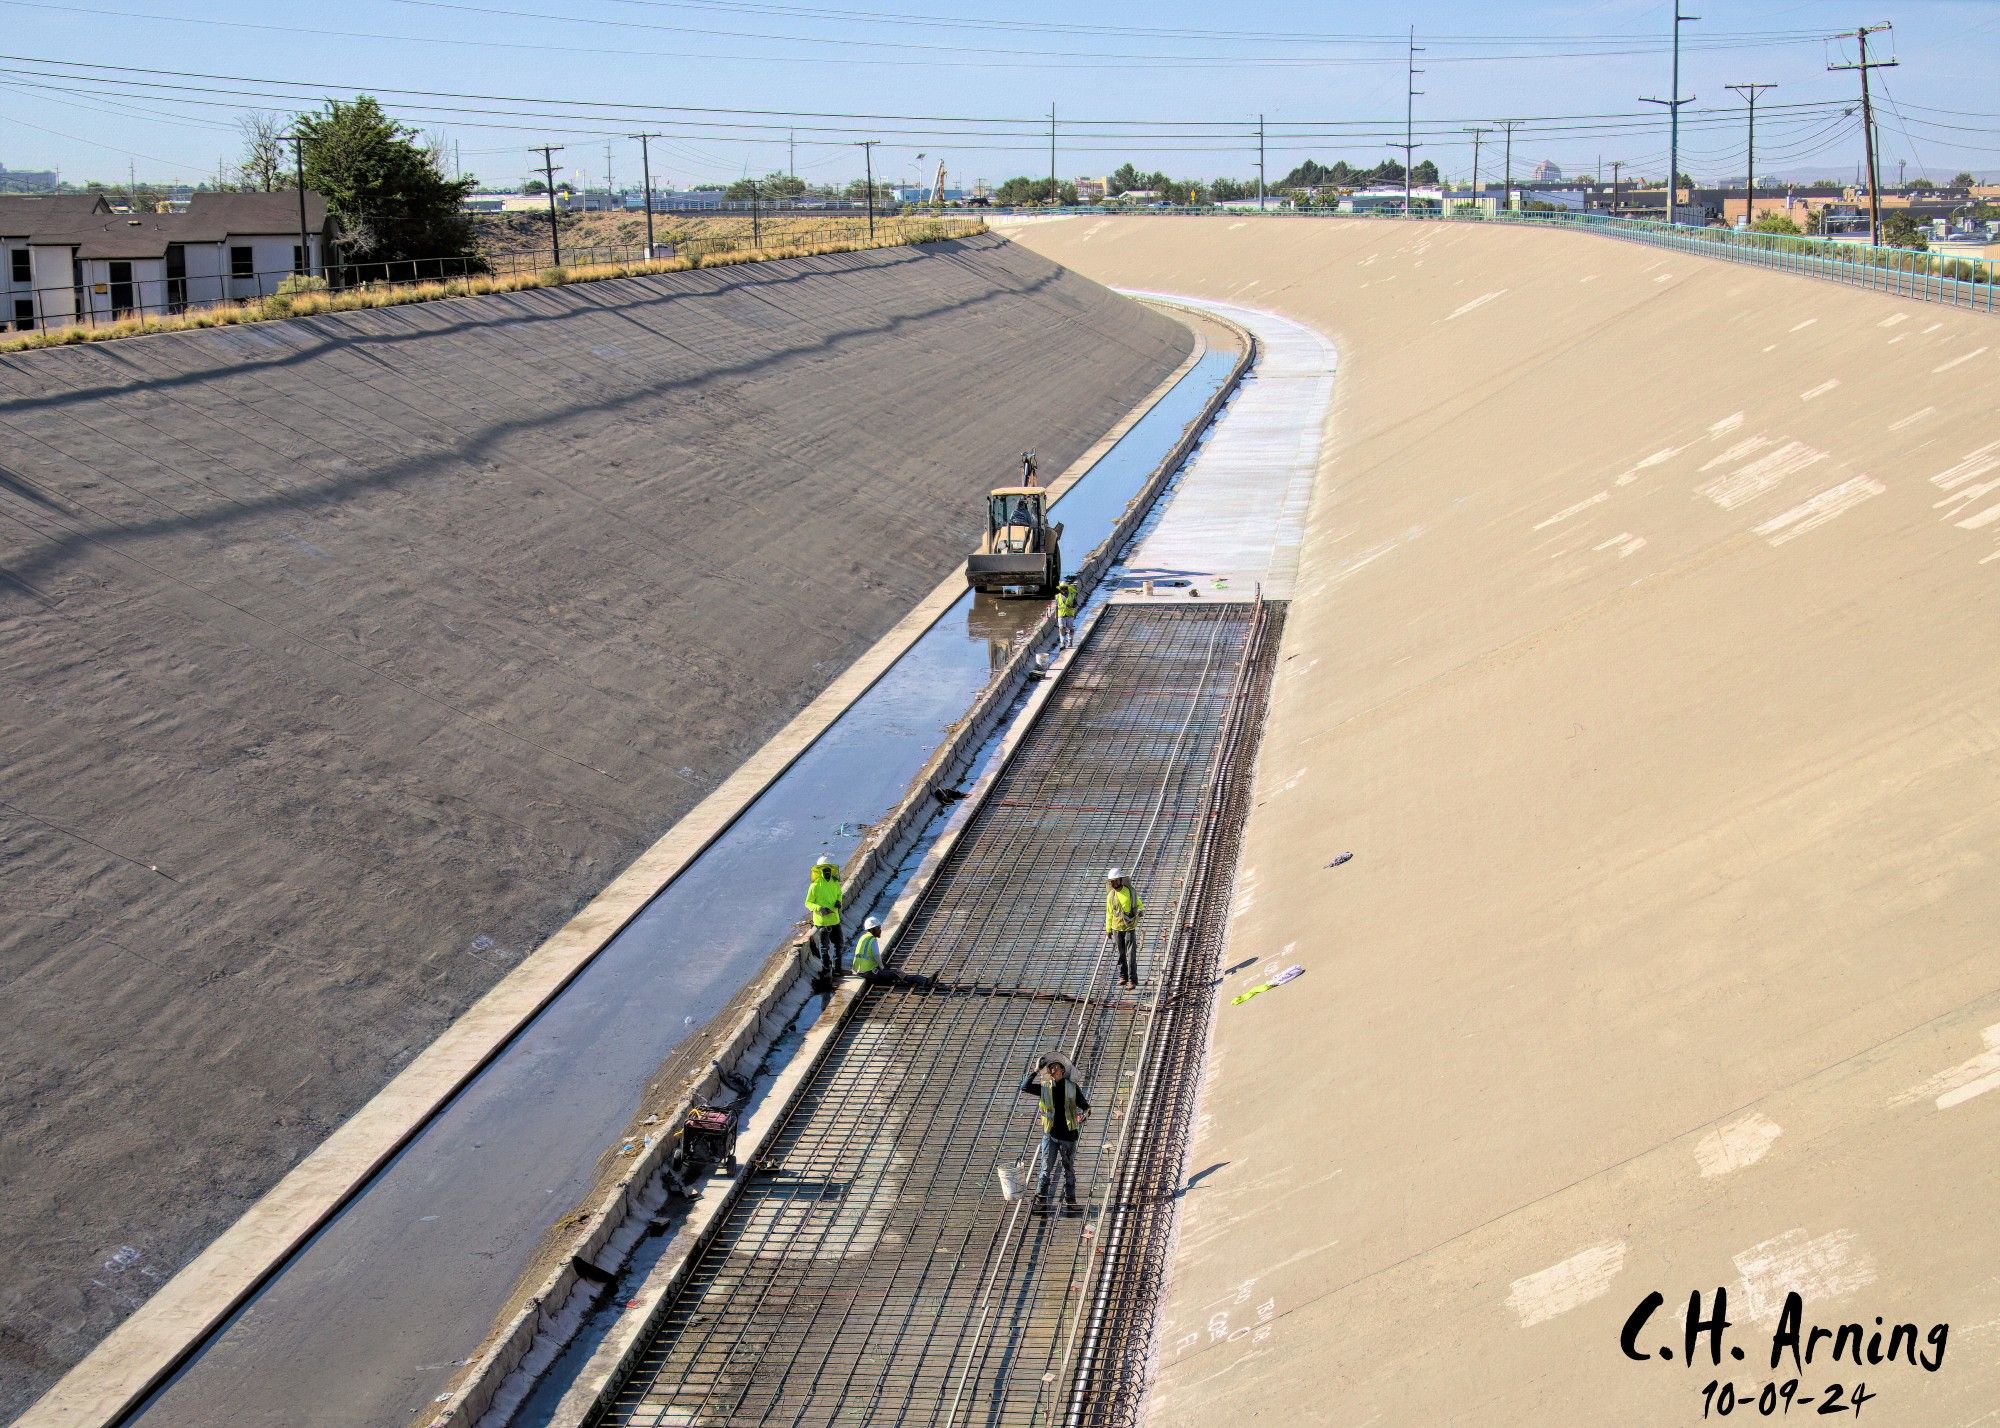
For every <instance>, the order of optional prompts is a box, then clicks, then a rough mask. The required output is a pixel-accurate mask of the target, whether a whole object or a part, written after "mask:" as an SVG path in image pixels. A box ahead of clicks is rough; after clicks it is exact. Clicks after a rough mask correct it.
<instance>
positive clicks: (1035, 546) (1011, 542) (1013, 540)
mask: <svg viewBox="0 0 2000 1428" xmlns="http://www.w3.org/2000/svg"><path fill="white" fill-rule="evenodd" d="M1046 499H1047V497H1046V493H1044V492H1043V491H1042V490H1041V489H1040V488H1039V487H1024V486H1010V487H1005V488H1003V489H1001V490H998V491H995V492H994V493H993V494H992V495H990V496H988V497H987V498H986V549H987V552H988V553H989V554H993V555H1028V554H1030V553H1036V552H1039V551H1040V550H1041V548H1042V543H1043V536H1044V534H1045V532H1046V531H1047V529H1048V508H1047V506H1046V505H1045V504H1044V502H1045V500H1046Z"/></svg>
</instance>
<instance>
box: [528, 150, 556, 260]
mask: <svg viewBox="0 0 2000 1428" xmlns="http://www.w3.org/2000/svg"><path fill="white" fill-rule="evenodd" d="M562 151H563V146H562V145H561V144H542V145H539V146H537V147H535V148H532V149H529V150H528V152H529V153H531V154H540V155H541V156H542V176H543V178H544V179H546V180H547V182H548V186H549V248H550V250H551V251H552V252H553V253H554V254H555V266H556V267H558V268H560V267H561V266H562V232H561V230H560V229H558V228H557V227H556V155H557V154H560V153H561V152H562Z"/></svg>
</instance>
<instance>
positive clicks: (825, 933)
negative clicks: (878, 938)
mask: <svg viewBox="0 0 2000 1428" xmlns="http://www.w3.org/2000/svg"><path fill="white" fill-rule="evenodd" d="M806 911H807V913H809V914H810V915H811V916H812V942H813V950H815V951H816V952H818V953H819V965H820V971H821V972H822V973H823V974H824V975H825V976H826V977H828V978H829V979H831V978H834V977H838V976H839V975H840V954H841V953H842V952H843V951H844V950H845V943H844V941H843V939H842V937H841V935H840V869H839V868H838V867H836V866H835V865H834V861H833V859H831V858H821V859H820V860H819V861H818V862H816V863H814V864H813V866H812V875H811V876H810V877H809V878H808V879H807V881H806Z"/></svg>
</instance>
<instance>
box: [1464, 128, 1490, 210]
mask: <svg viewBox="0 0 2000 1428" xmlns="http://www.w3.org/2000/svg"><path fill="white" fill-rule="evenodd" d="M1465 132H1466V133H1468V134H1470V135H1471V136H1472V199H1473V202H1475V203H1477V202H1478V201H1479V141H1480V140H1481V139H1483V138H1485V137H1486V136H1487V135H1488V134H1490V133H1492V132H1493V131H1492V130H1491V129H1481V128H1478V127H1476V126H1475V127H1474V128H1471V129H1467V130H1466V131H1465Z"/></svg>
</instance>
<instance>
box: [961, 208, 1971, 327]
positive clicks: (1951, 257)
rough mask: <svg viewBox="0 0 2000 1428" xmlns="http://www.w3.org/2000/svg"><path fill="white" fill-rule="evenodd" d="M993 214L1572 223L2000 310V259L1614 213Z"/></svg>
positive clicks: (1154, 211)
mask: <svg viewBox="0 0 2000 1428" xmlns="http://www.w3.org/2000/svg"><path fill="white" fill-rule="evenodd" d="M992 211H993V212H995V213H1012V214H1021V215H1051V214H1083V213H1091V214H1104V213H1119V214H1132V215H1135V216H1141V217H1147V218H1174V217H1190V216H1201V215H1205V214H1223V213H1226V214H1228V215H1229V216H1230V217H1232V218H1243V217H1249V218H1264V219H1293V220H1298V219H1345V220H1348V221H1350V222H1353V221H1374V222H1383V221H1387V222H1396V223H1487V224H1512V225H1521V226H1528V227H1536V228H1568V229H1571V230H1576V231H1582V232H1590V233H1600V234H1603V235H1605V236H1607V237H1611V238H1622V239H1624V240H1625V241H1627V242H1632V243H1646V244H1650V245H1652V246H1654V247H1661V248H1672V249H1675V250H1677V251H1679V252H1684V253H1695V254H1698V255H1700V256H1702V257H1708V258H1723V259H1727V260H1728V261H1730V262H1736V263H1749V264H1752V265H1754V266H1756V267H1760V268H1775V269H1777V270H1779V271H1781V272H1787V273H1799V274H1803V275H1804V276H1806V277H1814V278H1824V279H1827V280H1828V281H1831V282H1838V283H1846V284H1848V285H1849V286H1851V287H1863V288H1873V289H1874V290H1875V291H1877V292H1885V293H1893V294H1895V295H1896V296H1898V297H1908V298H1916V299H1918V300H1919V301H1923V302H1934V303H1942V304H1945V305H1947V306H1951V307H1963V308H1971V309H1974V310H1976V311H1979V312H2000V263H1996V262H1995V261H1993V260H1992V259H1990V258H1974V257H1970V256H1961V255H1958V254H1953V253H1929V252H1917V251H1913V250H1911V249H1908V248H1883V247H1871V246H1869V245H1867V244H1865V243H1844V242H1841V241H1840V240H1838V239H1834V238H1811V237H1804V236H1794V235H1791V234H1783V233H1758V232H1755V231H1753V230H1750V229H1740V228H1695V227H1690V226H1688V225H1687V224H1668V223H1663V222H1660V221H1658V220H1654V219H1645V218H1613V217H1611V216H1610V215H1609V214H1597V213H1569V212H1545V211H1540V210H1517V211H1512V212H1509V211H1502V212H1499V213H1492V214H1489V213H1485V212H1473V213H1452V212H1449V211H1445V212H1437V211H1428V212H1427V211H1423V210H1418V211H1416V212H1412V213H1409V214H1402V213H1393V212H1386V213H1385V212H1378V213H1365V214H1364V213H1340V212H1337V211H1334V210H1332V209H1323V208H1303V209H1301V208H1276V207H1273V208H1269V209H1263V210H1259V209H1254V208H1235V207H1228V208H1225V207H1219V206H1216V205H1212V204H1211V205H1205V206H1187V205H1181V206H1176V207H1152V208H1126V207H1121V206H1118V205H1093V206H1091V207H1085V208H1021V209H994V210H992Z"/></svg>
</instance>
